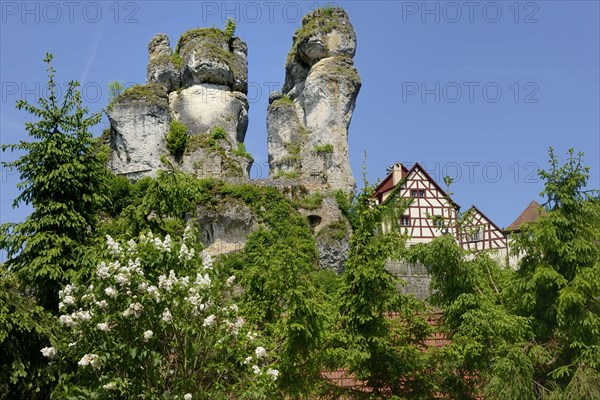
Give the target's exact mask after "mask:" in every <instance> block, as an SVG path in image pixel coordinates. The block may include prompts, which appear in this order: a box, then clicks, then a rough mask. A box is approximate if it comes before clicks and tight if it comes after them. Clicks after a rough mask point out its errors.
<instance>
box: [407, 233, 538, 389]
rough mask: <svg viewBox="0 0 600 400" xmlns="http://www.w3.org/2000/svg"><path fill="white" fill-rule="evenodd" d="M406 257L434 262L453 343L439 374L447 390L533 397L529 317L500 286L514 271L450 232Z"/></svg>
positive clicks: (438, 300) (437, 295)
mask: <svg viewBox="0 0 600 400" xmlns="http://www.w3.org/2000/svg"><path fill="white" fill-rule="evenodd" d="M406 257H407V258H408V259H409V261H411V262H419V263H421V264H423V265H426V266H427V267H428V269H429V271H430V273H431V276H432V282H431V289H432V290H433V292H434V293H433V295H432V296H431V298H430V301H431V302H432V303H433V305H435V306H438V307H440V308H441V309H442V310H443V313H444V314H443V316H444V320H443V321H444V324H443V326H442V329H443V332H444V333H445V335H446V336H447V337H448V338H449V339H450V340H451V343H450V344H449V345H448V346H446V347H445V348H443V349H442V351H441V363H440V365H439V367H438V374H439V376H438V379H439V380H440V385H441V387H442V388H443V390H444V391H445V393H447V394H449V395H451V396H455V397H458V398H476V397H477V396H478V395H479V394H480V391H481V390H482V389H481V388H483V390H484V392H486V395H487V396H488V397H489V398H499V399H510V398H515V397H514V396H515V395H516V396H517V398H522V399H529V398H532V396H533V393H532V387H533V386H532V385H533V382H532V380H531V371H532V365H531V362H530V360H529V359H528V358H527V356H526V353H525V351H524V346H525V345H524V343H525V341H526V340H527V338H528V337H529V336H528V335H529V332H530V329H529V321H528V320H527V319H526V318H523V317H519V316H517V315H514V314H513V313H511V312H510V311H509V310H507V309H506V307H505V306H504V304H503V302H504V299H503V293H502V292H501V291H500V289H499V288H502V287H504V286H505V285H506V282H507V281H508V279H510V276H511V274H512V272H511V271H508V270H502V269H501V268H500V266H499V265H498V264H496V263H495V262H494V261H493V260H492V259H491V258H490V257H489V255H487V254H485V253H481V254H477V255H473V254H471V253H469V252H467V251H465V250H463V249H462V248H461V247H460V246H459V245H458V244H457V243H456V241H455V240H454V238H453V237H451V236H448V235H445V236H442V237H439V238H437V239H435V240H434V241H432V242H431V243H429V244H427V245H416V246H413V247H412V248H410V250H409V251H408V252H407V254H406ZM467 377H471V378H467ZM476 377H477V378H476ZM507 380H509V381H510V382H511V384H510V385H508V384H507ZM511 396H513V397H511ZM486 398H487V397H486Z"/></svg>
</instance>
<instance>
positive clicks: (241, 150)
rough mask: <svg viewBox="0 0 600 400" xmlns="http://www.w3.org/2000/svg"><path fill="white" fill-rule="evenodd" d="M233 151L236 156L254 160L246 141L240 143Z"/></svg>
mask: <svg viewBox="0 0 600 400" xmlns="http://www.w3.org/2000/svg"><path fill="white" fill-rule="evenodd" d="M231 152H232V153H233V154H235V155H236V156H239V157H246V158H248V159H250V160H254V158H253V157H252V155H251V154H250V153H248V152H247V151H246V145H245V144H244V143H238V146H237V149H233V150H232V151H231Z"/></svg>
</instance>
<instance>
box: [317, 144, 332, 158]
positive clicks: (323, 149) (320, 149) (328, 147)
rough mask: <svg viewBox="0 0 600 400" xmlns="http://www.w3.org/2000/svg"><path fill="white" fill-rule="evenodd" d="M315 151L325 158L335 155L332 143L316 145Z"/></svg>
mask: <svg viewBox="0 0 600 400" xmlns="http://www.w3.org/2000/svg"><path fill="white" fill-rule="evenodd" d="M313 151H314V152H315V153H317V154H318V155H320V156H325V155H328V154H331V153H333V145H332V144H330V143H327V144H322V145H317V144H316V145H315V147H314V148H313Z"/></svg>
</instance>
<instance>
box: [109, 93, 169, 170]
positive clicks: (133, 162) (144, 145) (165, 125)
mask: <svg viewBox="0 0 600 400" xmlns="http://www.w3.org/2000/svg"><path fill="white" fill-rule="evenodd" d="M107 114H108V119H109V121H110V126H111V134H110V146H111V149H112V151H111V153H110V156H109V166H110V168H112V170H113V171H114V172H115V173H116V174H123V175H126V176H128V177H130V178H138V177H141V176H153V175H155V173H156V171H157V170H158V169H159V168H160V166H161V162H160V157H161V155H163V154H166V153H167V150H166V145H165V137H166V134H167V132H168V131H169V123H170V112H169V104H168V97H167V91H166V89H165V88H164V87H163V86H161V85H158V84H149V85H146V86H138V87H133V88H131V89H129V90H127V91H125V92H124V93H123V94H122V95H121V96H120V97H119V98H118V99H117V100H116V101H115V102H114V104H112V105H111V106H110V107H109V108H108V111H107Z"/></svg>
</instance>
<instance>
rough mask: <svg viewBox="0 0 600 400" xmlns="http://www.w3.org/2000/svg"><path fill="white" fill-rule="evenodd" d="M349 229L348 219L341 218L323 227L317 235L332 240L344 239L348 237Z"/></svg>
mask: <svg viewBox="0 0 600 400" xmlns="http://www.w3.org/2000/svg"><path fill="white" fill-rule="evenodd" d="M348 229H349V227H348V224H347V223H346V221H345V220H344V219H342V218H340V219H338V220H335V221H332V222H330V223H329V224H327V225H325V226H324V227H323V228H321V230H319V232H318V233H317V236H318V237H321V238H326V239H332V240H342V239H344V238H345V237H346V235H347V233H348Z"/></svg>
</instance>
